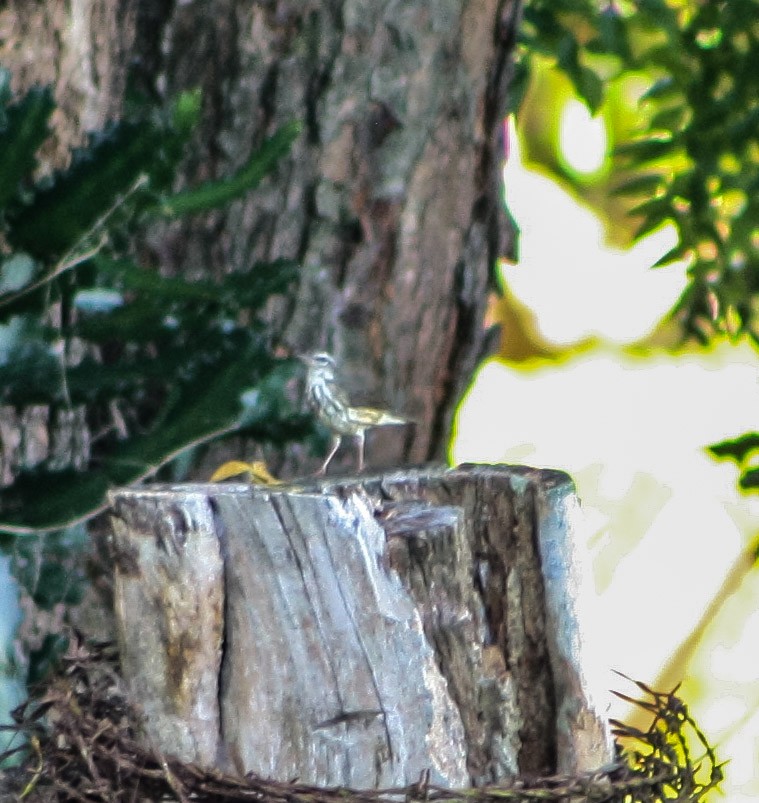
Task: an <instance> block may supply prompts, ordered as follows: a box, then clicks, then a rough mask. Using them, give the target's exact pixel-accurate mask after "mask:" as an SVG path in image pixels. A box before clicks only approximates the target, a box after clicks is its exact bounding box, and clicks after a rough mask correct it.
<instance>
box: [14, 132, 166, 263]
mask: <svg viewBox="0 0 759 803" xmlns="http://www.w3.org/2000/svg"><path fill="white" fill-rule="evenodd" d="M167 136H168V135H167V134H166V133H165V132H161V131H159V130H158V129H157V128H156V127H154V126H152V125H149V124H148V123H147V122H140V123H133V122H132V123H130V122H122V123H119V124H117V125H114V126H112V127H111V128H110V129H108V130H107V131H106V132H103V133H102V134H99V135H98V136H97V137H93V138H92V140H91V142H90V146H89V147H87V148H81V149H79V150H78V151H77V152H76V153H75V155H74V158H73V161H72V163H71V166H70V167H69V168H68V170H66V171H64V172H62V173H58V174H56V175H55V176H54V178H53V183H52V186H50V187H49V188H48V189H44V190H40V191H39V192H38V193H37V194H36V195H35V196H34V198H33V199H32V202H31V204H30V205H29V206H27V207H25V208H24V209H23V210H21V211H20V212H19V213H18V214H15V215H14V216H13V217H12V218H11V220H10V221H9V222H10V230H9V232H8V239H9V240H10V242H11V244H12V245H14V246H15V247H16V248H20V249H22V250H25V251H28V252H29V253H30V254H33V255H34V256H37V257H40V258H45V259H54V258H56V257H58V256H60V255H61V254H63V253H65V252H66V251H68V250H69V249H71V248H72V246H74V245H75V244H76V243H78V242H80V241H81V240H83V238H85V236H86V235H88V234H91V233H92V229H93V227H94V225H95V224H96V222H97V221H98V220H99V219H100V218H101V217H102V216H103V214H104V213H105V212H107V210H109V209H110V208H111V207H113V206H114V205H115V204H117V203H118V201H119V199H121V198H123V196H124V194H125V193H126V192H127V191H128V190H130V189H132V188H133V187H134V186H135V185H136V184H137V183H138V178H139V177H141V176H146V177H147V176H148V175H149V174H150V172H151V170H153V169H157V165H158V163H159V162H160V159H161V154H162V140H163V138H164V137H167Z"/></svg>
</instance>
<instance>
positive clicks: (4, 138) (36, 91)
mask: <svg viewBox="0 0 759 803" xmlns="http://www.w3.org/2000/svg"><path fill="white" fill-rule="evenodd" d="M54 108H55V102H54V101H53V93H52V92H51V90H50V88H49V87H45V88H41V87H34V88H33V89H30V90H29V92H27V93H26V95H25V96H24V97H23V98H22V99H21V100H20V101H19V102H18V103H15V104H13V105H12V106H9V107H8V108H7V109H6V110H5V114H6V120H5V125H4V127H3V130H2V131H0V210H2V209H5V208H6V207H7V206H8V203H9V202H10V201H12V200H13V199H14V198H16V197H17V194H18V189H19V183H20V182H21V180H22V179H24V178H26V177H29V176H31V174H32V172H33V171H34V168H35V167H36V164H37V161H36V158H35V157H36V154H37V151H38V150H39V147H40V145H41V144H42V143H43V142H44V141H45V140H46V139H47V137H48V135H49V133H50V131H49V128H48V120H49V118H50V115H51V114H52V112H53V109H54Z"/></svg>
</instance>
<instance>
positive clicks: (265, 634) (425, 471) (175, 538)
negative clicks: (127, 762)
mask: <svg viewBox="0 0 759 803" xmlns="http://www.w3.org/2000/svg"><path fill="white" fill-rule="evenodd" d="M111 501H112V506H113V511H112V519H113V535H112V540H111V543H112V555H113V561H114V571H115V605H116V617H117V621H118V630H119V634H118V635H119V644H120V650H121V657H122V668H123V672H124V675H125V677H126V679H127V682H128V684H129V687H130V690H131V694H132V696H133V698H134V699H135V700H136V701H137V702H138V703H139V705H140V706H141V707H142V709H143V712H144V715H145V716H144V731H145V737H146V738H147V739H148V740H149V741H150V743H152V744H154V745H155V746H157V747H158V748H159V749H161V750H162V751H164V752H167V753H171V754H174V755H177V756H178V757H180V758H182V759H184V760H186V761H194V762H199V763H201V764H204V765H206V766H209V765H213V766H218V767H221V768H224V769H230V768H233V769H234V770H236V771H237V772H239V773H241V774H244V773H248V772H254V773H257V774H259V775H262V776H266V777H271V778H276V779H280V780H290V779H293V778H299V779H300V780H302V781H305V782H310V783H314V784H318V785H324V786H334V785H345V786H350V787H354V788H356V787H388V786H404V785H407V784H410V783H413V782H415V781H417V780H418V779H419V777H420V774H421V773H423V772H425V771H427V770H429V771H430V780H431V781H434V782H435V783H438V784H443V785H447V786H468V785H470V784H475V785H482V784H486V783H494V782H498V781H502V780H506V779H509V778H513V777H514V776H516V775H544V774H551V773H554V772H567V773H579V772H584V771H587V770H594V769H597V768H599V767H601V766H603V765H604V764H606V763H608V762H609V761H611V760H612V758H613V751H612V746H611V741H610V737H609V732H608V726H607V723H606V721H605V719H604V717H603V713H602V711H601V710H599V708H598V704H597V702H596V700H595V699H594V694H593V690H592V688H591V686H592V683H591V681H590V680H589V678H591V677H592V676H593V674H594V671H595V667H593V666H592V665H591V663H590V661H591V660H592V659H591V658H590V655H589V653H588V652H587V651H586V641H585V633H584V632H583V627H584V625H583V617H582V604H583V603H582V590H581V586H582V584H581V579H582V578H581V569H580V566H579V563H578V559H577V548H576V544H575V533H574V529H575V527H576V524H577V516H578V503H577V499H576V496H575V493H574V488H573V485H572V482H571V480H570V479H569V477H568V476H566V475H565V474H563V473H561V472H556V471H538V470H533V469H528V468H523V467H506V466H461V467H459V468H455V469H448V468H444V467H439V466H432V467H424V468H420V469H403V470H401V471H396V472H392V473H385V474H382V475H377V476H361V477H350V478H344V479H332V478H327V479H324V480H322V481H320V482H311V481H309V482H308V483H305V484H301V485H297V486H296V485H283V486H250V485H238V484H229V485H205V484H204V485H177V486H152V487H151V486H148V487H143V488H133V489H124V490H119V491H116V492H114V493H113V494H112V500H111Z"/></svg>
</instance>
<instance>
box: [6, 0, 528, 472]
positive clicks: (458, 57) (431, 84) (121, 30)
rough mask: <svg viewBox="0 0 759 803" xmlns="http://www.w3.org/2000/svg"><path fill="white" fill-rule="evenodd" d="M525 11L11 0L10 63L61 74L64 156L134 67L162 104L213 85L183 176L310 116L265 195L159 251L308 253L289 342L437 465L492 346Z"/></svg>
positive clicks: (183, 228)
mask: <svg viewBox="0 0 759 803" xmlns="http://www.w3.org/2000/svg"><path fill="white" fill-rule="evenodd" d="M519 6H520V3H519V0H469V2H462V0H434V2H430V0H323V2H318V3H314V2H306V3H301V2H293V1H292V0H258V1H257V2H256V1H255V0H216V2H209V3H182V2H177V0H161V2H156V0H117V2H113V1H112V0H71V2H63V0H57V1H56V2H50V3H45V4H38V3H26V2H23V1H22V0H10V2H9V3H8V4H7V6H6V8H5V10H4V11H2V12H0V62H2V63H4V64H6V65H7V66H8V67H10V68H11V69H12V70H13V71H14V79H15V81H16V85H17V87H18V88H24V87H27V86H29V85H30V84H31V83H34V82H35V81H45V82H52V83H53V84H54V85H55V86H56V94H57V97H58V101H59V104H60V111H59V113H58V114H59V120H58V122H59V123H60V126H59V127H57V129H56V130H57V132H58V141H57V143H56V146H55V148H54V149H53V150H52V151H51V153H50V160H51V162H52V163H55V162H56V161H60V160H61V159H62V158H63V156H62V154H64V153H66V151H67V150H68V148H69V147H70V145H71V144H72V143H74V142H76V141H77V140H78V138H79V137H80V136H81V134H82V132H83V131H84V130H86V129H92V128H96V127H99V126H101V125H102V124H103V123H104V122H105V121H106V120H107V119H108V118H110V117H113V116H116V115H118V113H119V111H120V109H121V107H122V100H123V97H124V92H125V87H126V85H127V77H129V79H130V80H131V81H132V83H133V85H134V86H135V87H136V88H138V89H140V90H142V91H144V92H146V93H147V94H148V95H149V96H151V97H153V98H156V99H157V100H158V101H159V102H166V101H167V100H168V99H169V98H170V97H172V96H173V95H175V94H176V93H177V92H178V91H180V90H182V89H185V88H188V87H194V86H201V87H202V89H203V98H204V116H203V123H202V127H201V131H200V133H199V136H198V138H197V141H196V146H195V149H194V151H193V154H192V156H191V157H190V158H189V159H188V160H187V164H186V166H185V170H184V177H183V179H182V181H183V182H184V181H186V182H193V181H196V180H200V179H207V178H212V177H215V176H220V175H224V174H227V173H229V172H230V171H232V170H233V169H234V168H236V167H238V166H239V165H240V164H241V163H242V162H243V161H244V159H245V157H246V156H247V154H248V153H249V152H250V149H251V147H252V146H254V145H255V144H256V143H258V142H260V141H261V140H262V139H263V138H264V137H265V136H266V135H267V134H270V133H271V132H272V131H273V129H275V128H276V127H277V126H278V125H279V124H281V123H284V122H286V121H288V120H291V119H298V120H300V121H302V122H303V124H304V127H305V133H304V135H303V136H302V137H301V139H300V140H299V142H298V143H297V144H296V146H295V148H294V150H293V153H292V158H291V159H290V160H289V161H288V162H287V163H286V164H283V166H282V167H281V169H280V170H279V171H278V172H277V174H276V176H275V177H273V178H272V179H271V180H269V181H267V182H266V184H265V186H264V187H262V188H261V190H260V191H257V192H256V193H254V194H252V195H251V196H250V197H249V198H248V199H245V200H242V201H240V202H238V203H235V204H233V205H232V206H231V207H230V208H228V209H226V210H224V211H222V212H216V213H214V214H211V215H208V216H207V217H206V218H204V219H203V220H201V221H197V220H194V221H193V222H192V223H191V224H175V225H172V226H167V227H164V228H161V229H160V230H159V229H157V230H155V231H154V232H153V233H152V236H151V237H150V238H149V241H148V242H147V243H144V244H143V247H144V248H145V249H147V250H145V251H143V253H144V254H146V256H147V258H148V259H152V260H154V261H155V262H156V264H159V265H160V266H161V268H162V269H163V270H166V271H169V272H176V273H182V274H186V275H197V274H202V273H208V272H211V273H213V274H215V275H219V274H223V273H224V272H227V271H245V270H246V269H247V267H248V266H249V265H250V264H251V263H252V262H253V260H255V259H264V260H268V259H272V258H276V257H288V258H293V257H294V258H296V259H298V260H299V261H300V262H301V263H302V265H303V272H302V279H301V282H300V286H299V288H298V290H297V293H296V294H295V296H294V297H293V298H292V299H290V300H288V301H287V302H285V303H280V304H279V305H277V306H276V307H272V309H271V310H270V315H271V319H272V321H273V322H274V324H275V329H276V331H277V332H278V337H279V338H280V340H281V342H283V343H284V344H287V345H288V346H289V347H291V348H293V349H306V348H312V347H314V346H318V347H323V348H328V349H329V350H331V351H333V352H334V353H335V354H336V356H337V357H338V358H339V360H340V362H341V364H342V365H343V367H344V369H345V374H346V376H348V377H350V378H351V381H352V383H353V384H352V385H351V386H349V388H348V390H349V392H350V393H351V394H352V396H353V397H354V398H355V400H356V402H357V403H368V404H380V403H381V404H384V405H386V406H388V407H392V408H393V409H395V410H398V411H400V412H403V413H405V414H406V415H408V416H410V417H412V418H413V419H414V420H415V421H416V422H417V426H416V428H415V430H414V431H413V432H411V434H409V436H408V437H407V438H406V439H405V440H402V441H399V442H392V439H391V440H390V441H389V442H390V443H391V446H389V447H388V449H390V450H391V453H388V454H384V455H383V454H379V455H377V462H385V463H386V462H391V461H405V462H421V461H424V460H426V459H430V458H432V457H440V456H442V454H443V452H444V449H445V445H446V442H447V436H448V433H449V431H450V426H451V422H452V416H453V412H454V408H455V405H456V403H457V401H458V399H459V397H460V395H461V393H462V391H463V389H464V388H465V386H466V384H467V382H468V381H469V378H470V377H471V374H472V371H473V369H474V367H475V364H476V362H477V360H478V358H480V357H481V356H482V354H483V352H484V351H485V350H486V349H487V348H488V342H487V337H486V332H485V331H484V329H483V315H484V308H485V303H486V295H487V289H488V282H489V274H490V270H491V267H492V265H493V263H494V261H495V259H496V258H497V257H498V255H499V253H500V251H501V249H500V246H499V239H500V238H501V237H502V236H503V234H504V232H505V229H504V228H503V227H502V223H501V220H500V211H499V210H500V200H499V183H500V177H499V164H500V154H499V148H500V144H499V138H500V123H501V118H502V112H503V107H504V99H505V92H506V86H507V78H508V72H509V70H508V62H509V53H510V49H511V47H512V45H513V41H514V32H515V27H516V24H517V19H518V12H519ZM383 440H384V439H383ZM381 448H382V447H381ZM297 462H298V461H297V460H294V463H297ZM292 468H293V469H295V468H296V466H295V465H293V466H292Z"/></svg>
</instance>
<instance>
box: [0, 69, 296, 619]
mask: <svg viewBox="0 0 759 803" xmlns="http://www.w3.org/2000/svg"><path fill="white" fill-rule="evenodd" d="M7 87H8V76H7V73H4V72H3V73H2V74H1V75H0V245H1V246H2V250H1V251H0V253H1V254H2V257H0V259H2V262H1V263H0V268H1V269H2V273H1V277H0V394H1V398H0V404H2V405H4V409H5V410H6V411H8V410H11V409H13V410H16V411H23V410H25V409H29V407H30V406H31V405H42V406H44V408H45V409H46V410H47V411H48V413H47V420H48V421H49V422H50V428H51V429H55V427H56V426H58V423H57V422H59V421H60V420H62V418H61V414H62V413H69V414H75V413H77V411H83V419H82V420H83V423H84V424H85V425H86V429H87V430H88V432H89V433H91V444H90V445H89V450H88V454H87V455H86V461H85V462H86V465H83V466H82V465H75V464H73V463H69V464H65V463H64V464H61V460H60V457H59V456H58V457H52V456H51V457H49V458H48V459H46V460H44V461H42V462H41V463H38V464H36V465H33V466H29V465H23V464H20V465H17V466H15V467H14V469H15V474H16V476H15V478H14V481H13V483H12V484H11V485H10V486H9V487H7V488H4V489H3V490H2V491H1V492H0V533H5V536H4V541H3V542H2V543H3V544H4V545H5V546H6V547H10V546H11V545H12V544H13V542H14V537H13V536H18V535H24V534H32V533H36V532H42V531H52V530H60V529H61V528H64V527H70V526H72V525H75V524H76V523H77V522H80V521H82V520H84V519H86V518H88V517H89V516H91V515H92V514H93V513H95V512H97V511H99V510H101V509H103V507H104V505H105V499H106V493H107V491H108V489H109V488H112V487H115V486H118V485H123V484H126V483H130V482H133V481H135V480H138V479H140V478H143V477H146V476H149V475H152V474H154V473H155V472H156V471H157V470H158V469H159V468H160V467H161V466H162V465H164V464H166V463H167V462H168V461H170V460H171V459H172V458H174V457H176V456H177V455H178V454H180V453H181V452H183V451H184V450H186V449H188V448H189V447H191V446H193V445H197V444H199V443H203V442H205V441H207V440H209V439H211V438H213V437H218V436H220V435H225V434H228V433H231V432H233V431H234V432H241V433H245V434H248V435H251V436H254V437H256V438H258V439H261V440H268V441H274V442H284V441H286V440H288V439H297V438H302V437H303V436H304V435H305V434H307V433H308V432H309V431H310V424H309V421H308V419H306V418H305V417H303V416H301V415H299V414H297V413H296V411H295V410H294V409H293V407H292V405H291V404H290V403H289V402H288V401H287V399H286V396H285V393H284V389H285V383H286V382H287V381H288V379H289V377H290V375H291V373H292V371H293V368H294V365H293V363H292V362H291V361H289V360H286V359H278V358H276V357H275V356H274V355H273V352H272V344H271V342H270V341H271V336H270V334H269V332H268V331H267V328H266V326H265V324H264V323H263V321H262V319H261V317H260V312H261V309H262V308H263V306H264V305H265V304H266V303H267V301H268V299H269V298H270V297H271V296H272V295H273V294H277V293H282V292H284V291H286V290H287V289H288V287H289V286H290V284H291V283H292V282H293V280H294V279H295V278H296V275H297V266H296V265H295V264H294V263H292V262H289V261H285V260H279V261H276V262H272V263H257V264H254V265H251V266H249V267H248V268H247V269H246V270H245V272H244V273H243V272H240V273H236V274H234V275H230V276H228V277H226V278H225V279H224V280H223V281H218V282H217V281H211V280H203V281H200V280H199V281H190V280H188V279H185V278H183V277H171V278H169V277H166V276H163V275H161V273H160V272H159V270H158V269H157V268H156V267H155V266H146V265H143V264H140V262H139V261H138V260H137V259H136V258H135V255H134V253H132V252H131V251H130V249H129V247H128V245H127V243H128V242H129V239H128V237H127V236H126V235H128V234H130V233H133V232H134V231H135V230H136V229H137V228H138V227H139V226H144V225H145V224H147V223H149V222H151V221H155V220H156V219H160V218H162V217H163V218H165V217H175V216H179V215H187V214H191V213H196V212H201V211H204V210H206V209H210V208H213V207H216V206H218V205H220V204H222V203H227V202H229V201H231V200H233V199H234V198H236V197H239V196H240V195H242V194H243V193H244V192H247V191H249V190H250V189H252V188H254V187H255V186H256V185H257V184H258V183H259V182H260V181H261V179H262V178H263V177H264V176H265V175H266V174H267V173H269V172H270V171H271V170H272V169H274V167H275V165H276V163H277V160H278V159H279V158H280V157H281V156H282V155H284V154H286V153H287V151H288V150H289V148H290V145H291V143H292V142H293V140H294V138H295V137H296V136H297V134H298V132H299V128H298V126H297V125H295V124H291V125H288V126H284V127H283V128H281V129H280V130H278V131H277V132H275V133H274V135H273V136H272V137H271V138H270V139H268V140H267V141H265V142H264V143H262V145H261V147H260V148H259V149H258V150H257V151H255V152H254V153H253V154H252V155H251V157H250V158H249V160H248V162H247V164H245V165H244V166H243V167H242V168H241V169H240V170H239V171H238V172H237V173H236V174H235V175H233V176H231V177H230V178H227V179H222V180H218V181H213V182H208V183H206V184H204V185H201V186H200V187H197V188H194V189H188V190H184V191H183V192H180V193H172V191H171V184H172V181H173V178H174V176H175V173H176V170H177V168H178V165H179V163H180V161H181V159H182V157H183V154H184V153H185V151H186V149H187V146H188V144H189V142H190V137H191V134H192V132H193V129H194V127H195V123H196V122H197V120H198V119H199V111H200V96H199V95H198V93H197V92H188V93H185V94H184V95H182V96H180V98H179V99H178V100H177V101H176V102H175V103H174V105H173V107H172V108H171V109H170V110H169V111H168V113H166V114H158V113H156V112H154V111H151V110H147V109H146V110H143V112H141V113H140V114H139V115H137V116H134V117H132V118H131V119H127V120H123V121H121V122H118V123H113V124H110V125H109V126H107V127H106V128H105V129H104V130H103V131H100V132H96V133H94V134H91V135H90V136H89V138H88V140H87V142H86V143H85V145H84V146H83V147H82V148H79V149H78V150H76V151H75V152H74V153H73V154H72V158H71V160H70V164H69V166H68V167H66V168H65V169H63V170H59V171H57V172H55V173H53V174H52V175H48V176H43V177H39V176H38V173H39V172H41V171H40V165H39V163H38V154H39V151H40V146H41V145H43V143H44V142H45V140H46V139H47V138H48V136H49V134H50V131H49V121H50V117H51V114H52V112H53V110H54V108H55V104H54V102H53V99H52V94H51V91H50V90H49V89H47V88H34V89H32V90H31V91H29V92H27V93H26V94H25V95H24V96H23V97H21V98H19V99H17V100H15V101H13V100H12V99H11V97H10V92H9V91H8V89H7ZM64 418H65V416H64ZM42 571H47V572H48V573H49V572H54V571H55V569H54V568H53V567H52V566H48V567H46V568H45V567H43V569H42ZM22 579H23V577H22ZM58 579H60V578H56V577H52V576H51V577H49V578H48V580H50V582H46V583H45V584H42V585H44V586H45V587H46V588H47V589H50V588H54V587H57V586H56V583H57V580H58ZM40 587H41V586H40ZM45 593H47V592H45ZM48 601H49V600H48ZM45 603H46V600H41V604H43V607H44V604H45Z"/></svg>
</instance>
